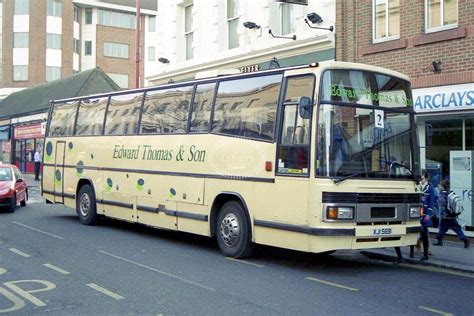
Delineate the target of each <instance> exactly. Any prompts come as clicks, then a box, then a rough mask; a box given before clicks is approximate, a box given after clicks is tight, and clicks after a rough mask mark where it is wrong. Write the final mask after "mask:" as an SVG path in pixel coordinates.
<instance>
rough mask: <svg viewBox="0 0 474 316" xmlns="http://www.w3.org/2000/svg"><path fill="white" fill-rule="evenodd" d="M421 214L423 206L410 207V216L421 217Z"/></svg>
mask: <svg viewBox="0 0 474 316" xmlns="http://www.w3.org/2000/svg"><path fill="white" fill-rule="evenodd" d="M420 215H421V206H411V207H410V218H419V217H420Z"/></svg>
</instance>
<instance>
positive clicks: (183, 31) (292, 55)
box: [146, 0, 335, 85]
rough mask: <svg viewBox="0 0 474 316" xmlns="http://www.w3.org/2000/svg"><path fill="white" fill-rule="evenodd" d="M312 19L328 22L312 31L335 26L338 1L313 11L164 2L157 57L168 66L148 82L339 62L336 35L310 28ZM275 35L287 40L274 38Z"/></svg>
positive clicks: (234, 2)
mask: <svg viewBox="0 0 474 316" xmlns="http://www.w3.org/2000/svg"><path fill="white" fill-rule="evenodd" d="M300 2H301V1H300ZM309 13H317V15H319V16H320V17H321V18H322V21H320V22H319V23H316V24H312V23H311V22H309V21H308V23H309V24H310V25H312V26H317V27H322V28H329V27H331V26H334V24H335V0H333V1H316V0H308V1H307V5H301V4H293V3H285V2H276V1H275V0H194V1H192V0H166V1H159V2H158V15H157V18H156V19H157V35H158V42H157V43H156V56H157V59H160V58H161V59H160V60H161V61H162V62H161V63H159V64H158V65H157V66H156V68H152V69H151V71H153V72H154V74H153V75H150V76H147V77H146V80H147V81H148V84H149V85H157V84H161V83H166V82H169V81H170V80H173V81H182V80H188V79H192V78H194V76H195V74H196V73H198V72H203V71H213V70H222V69H228V68H237V69H239V70H240V71H241V72H249V71H255V70H264V69H268V68H269V67H277V66H280V67H284V66H290V65H297V64H305V63H311V62H318V61H322V60H332V59H334V56H335V49H334V47H335V36H334V33H333V32H331V31H329V30H327V29H314V28H310V27H309V26H308V24H307V23H306V22H305V18H306V17H307V14H309ZM246 22H253V25H252V23H250V24H249V23H246ZM244 23H246V26H247V27H246V26H244ZM252 27H253V28H252ZM270 31H271V33H272V34H273V35H274V36H282V37H285V38H276V37H273V36H272V34H270V33H269V32H270ZM293 36H295V37H296V39H295V40H293Z"/></svg>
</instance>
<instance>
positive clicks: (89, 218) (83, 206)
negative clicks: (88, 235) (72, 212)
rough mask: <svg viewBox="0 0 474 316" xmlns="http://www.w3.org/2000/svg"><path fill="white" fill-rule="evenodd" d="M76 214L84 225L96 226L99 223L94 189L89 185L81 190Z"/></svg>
mask: <svg viewBox="0 0 474 316" xmlns="http://www.w3.org/2000/svg"><path fill="white" fill-rule="evenodd" d="M76 212H77V215H78V216H79V221H80V222H81V223H82V224H84V225H94V224H96V223H97V219H98V216H97V204H96V202H95V194H94V191H93V190H92V187H91V186H90V185H88V184H86V185H83V186H82V187H81V189H80V190H79V194H78V197H77V202H76Z"/></svg>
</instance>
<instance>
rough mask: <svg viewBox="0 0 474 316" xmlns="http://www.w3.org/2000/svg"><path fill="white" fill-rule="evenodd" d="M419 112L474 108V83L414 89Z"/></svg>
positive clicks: (414, 97) (415, 105)
mask: <svg viewBox="0 0 474 316" xmlns="http://www.w3.org/2000/svg"><path fill="white" fill-rule="evenodd" d="M413 99H414V107H415V111H416V112H417V113H433V112H441V111H456V110H467V109H473V110H474V83H467V84H459V85H451V86H438V87H432V88H424V89H414V90H413Z"/></svg>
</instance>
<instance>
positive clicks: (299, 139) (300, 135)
mask: <svg viewBox="0 0 474 316" xmlns="http://www.w3.org/2000/svg"><path fill="white" fill-rule="evenodd" d="M307 135H308V133H307V132H306V127H305V126H296V129H295V144H306V143H307V140H308V137H307Z"/></svg>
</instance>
